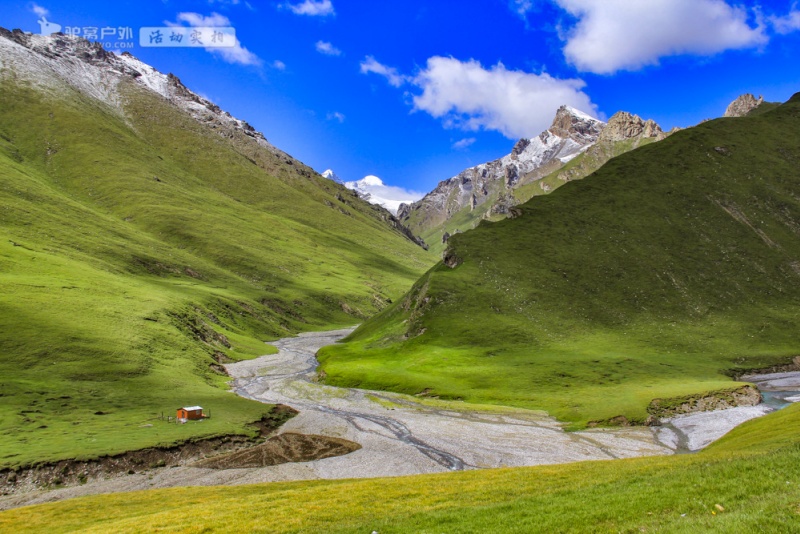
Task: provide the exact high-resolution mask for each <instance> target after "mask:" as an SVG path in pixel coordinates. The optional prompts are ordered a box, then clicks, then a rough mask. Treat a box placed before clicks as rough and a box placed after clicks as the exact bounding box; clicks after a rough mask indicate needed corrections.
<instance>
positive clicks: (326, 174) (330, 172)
mask: <svg viewBox="0 0 800 534" xmlns="http://www.w3.org/2000/svg"><path fill="white" fill-rule="evenodd" d="M320 174H321V176H322V177H323V178H327V179H328V180H331V181H333V182H336V183H337V184H344V182H343V181H342V179H341V178H339V175H338V174H336V173H335V172H333V169H328V170H326V171H323V172H322V173H320Z"/></svg>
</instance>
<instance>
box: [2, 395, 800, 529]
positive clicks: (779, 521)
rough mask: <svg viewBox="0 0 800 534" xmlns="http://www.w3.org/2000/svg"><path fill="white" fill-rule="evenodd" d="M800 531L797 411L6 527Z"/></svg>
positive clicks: (93, 500) (205, 492)
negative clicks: (622, 453) (551, 450)
mask: <svg viewBox="0 0 800 534" xmlns="http://www.w3.org/2000/svg"><path fill="white" fill-rule="evenodd" d="M717 505H719V506H717ZM720 507H721V508H720ZM799 521H800V405H795V406H792V407H790V408H787V409H785V410H782V411H780V412H777V413H774V414H771V415H769V416H767V417H764V418H762V419H757V420H753V421H750V422H748V423H745V424H744V425H742V426H740V427H739V428H736V429H734V430H733V431H732V432H731V433H729V434H728V435H727V436H725V437H724V438H723V439H722V440H720V441H719V442H717V443H715V444H714V445H712V446H711V447H709V448H708V449H706V450H704V451H702V452H700V453H698V454H693V455H678V456H671V457H654V458H639V459H631V460H612V461H602V462H583V463H574V464H566V465H556V466H540V467H532V468H517V469H496V470H485V471H469V472H461V473H452V474H442V475H425V476H413V477H401V478H394V479H378V480H344V481H314V482H296V483H280V484H260V485H254V486H238V487H224V488H223V487H209V488H178V489H169V490H156V491H147V492H136V493H126V494H115V495H103V496H94V497H87V498H81V499H75V500H71V501H65V502H60V503H54V504H46V505H40V506H33V507H27V508H21V509H17V510H11V511H8V512H4V513H0V528H2V529H5V530H8V531H18V532H36V531H44V530H47V531H51V532H71V531H75V530H81V531H85V532H111V531H113V532H142V531H154V530H159V531H167V532H217V531H219V532H222V531H228V532H230V531H239V532H276V533H277V532H287V533H288V532H342V533H344V532H354V533H355V532H372V531H373V530H377V531H378V532H380V533H381V534H386V533H392V532H398V533H401V532H403V533H405V532H419V533H425V532H429V533H439V532H449V533H451V532H452V533H458V532H642V531H644V532H654V531H657V532H687V533H688V532H776V533H780V532H787V533H788V532H796V531H797V525H798V522H799Z"/></svg>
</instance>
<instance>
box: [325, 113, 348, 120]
mask: <svg viewBox="0 0 800 534" xmlns="http://www.w3.org/2000/svg"><path fill="white" fill-rule="evenodd" d="M327 118H328V120H329V121H339V122H340V123H342V122H344V119H345V116H344V113H339V112H338V111H334V112H332V113H328V117H327Z"/></svg>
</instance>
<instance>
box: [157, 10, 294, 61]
mask: <svg viewBox="0 0 800 534" xmlns="http://www.w3.org/2000/svg"><path fill="white" fill-rule="evenodd" d="M178 22H185V23H186V24H188V25H189V26H192V27H219V26H225V27H226V26H230V25H231V21H230V19H228V17H226V16H225V15H220V14H219V13H211V15H209V16H204V15H201V14H200V13H191V12H183V13H178ZM165 24H166V25H167V26H179V25H180V24H178V23H174V22H166V23H165ZM205 50H206V52H210V53H212V54H216V55H218V56H219V57H221V58H222V60H223V61H226V62H228V63H237V64H239V65H253V66H260V65H262V64H263V62H262V61H261V58H259V57H258V56H257V55H255V54H254V53H252V52H251V51H249V50H248V49H247V48H245V47H243V46H242V43H241V41H239V39H238V38H237V39H236V45H235V46H232V47H224V48H223V47H219V48H214V47H209V48H206V49H205ZM284 68H285V65H284Z"/></svg>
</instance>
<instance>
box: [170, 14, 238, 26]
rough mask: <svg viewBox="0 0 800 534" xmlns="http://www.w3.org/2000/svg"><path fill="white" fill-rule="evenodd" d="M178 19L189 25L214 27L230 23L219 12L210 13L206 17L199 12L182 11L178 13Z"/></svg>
mask: <svg viewBox="0 0 800 534" xmlns="http://www.w3.org/2000/svg"><path fill="white" fill-rule="evenodd" d="M178 20H179V21H180V22H185V23H187V24H188V25H189V26H205V27H215V26H230V25H231V21H230V19H229V18H228V17H226V16H225V15H220V14H219V13H211V15H209V16H207V17H206V16H204V15H201V14H200V13H191V12H183V13H178Z"/></svg>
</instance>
